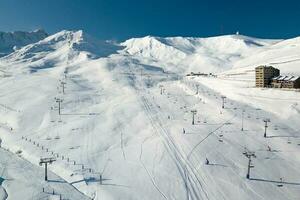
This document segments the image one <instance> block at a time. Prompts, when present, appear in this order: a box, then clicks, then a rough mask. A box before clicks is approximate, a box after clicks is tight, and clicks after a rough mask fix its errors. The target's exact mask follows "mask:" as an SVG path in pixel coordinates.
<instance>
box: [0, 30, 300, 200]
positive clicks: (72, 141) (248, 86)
mask: <svg viewBox="0 0 300 200" xmlns="http://www.w3.org/2000/svg"><path fill="white" fill-rule="evenodd" d="M298 48H299V46H298V38H295V39H290V40H262V39H256V38H251V37H247V36H240V35H229V36H219V37H212V38H182V37H175V38H159V37H152V36H147V37H144V38H134V39H130V40H127V41H125V42H123V43H121V44H112V43H110V42H107V41H98V40H96V39H94V38H92V37H90V36H88V35H86V34H85V33H83V32H82V31H75V32H73V31H62V32H59V33H57V34H54V35H52V36H49V37H47V38H45V39H44V40H41V41H39V42H37V43H33V44H30V45H28V46H25V47H23V48H21V49H19V50H17V51H15V52H13V53H12V54H10V55H8V56H5V57H3V58H0V69H1V72H2V73H3V75H2V76H1V78H0V91H1V94H0V113H1V115H0V137H1V140H2V146H3V147H4V148H9V150H10V151H11V152H19V153H18V154H19V156H20V157H22V159H25V160H27V161H29V162H30V163H32V164H29V163H27V164H26V165H27V166H29V165H30V167H29V168H30V170H31V171H32V173H33V174H35V176H34V177H35V178H33V179H32V181H34V180H38V181H39V182H41V183H42V184H47V183H45V182H43V181H42V178H43V177H42V172H43V168H41V167H39V166H38V162H39V159H40V158H41V157H55V158H56V159H57V161H55V162H54V163H53V164H52V165H51V166H50V170H51V172H52V173H54V174H53V176H56V175H57V176H59V177H60V178H61V179H60V180H63V182H64V183H63V184H64V185H65V187H60V188H59V189H60V192H61V193H62V194H67V195H73V196H74V197H72V198H71V199H83V198H86V199H89V198H90V199H106V200H110V199H145V200H146V199H170V200H171V199H178V200H179V199H180V200H181V199H189V200H199V199H203V200H206V199H210V200H220V199H226V200H227V199H236V200H240V199H245V200H247V199H249V200H253V199H274V200H282V199H289V200H296V199H297V198H298V197H299V195H300V190H299V187H300V182H299V179H300V172H299V170H298V168H299V166H300V159H299V157H297V154H298V153H299V150H300V149H299V148H300V139H299V135H298V134H299V129H300V125H299V119H300V106H299V105H300V93H299V92H298V91H292V90H290V91H282V90H278V89H258V88H254V87H253V86H254V82H253V79H254V72H253V70H254V67H255V66H256V65H257V64H270V63H279V62H280V64H274V66H275V67H280V69H281V70H282V71H284V72H287V73H299V67H296V65H294V64H295V63H297V62H298V61H297V60H296V59H297V58H296V57H297V52H299V51H298V50H300V49H298ZM275 51H276V52H277V54H276V56H273V55H274V52H275ZM257 55H261V57H260V56H257ZM272 56H273V57H272ZM292 57H293V58H292ZM263 58H266V59H265V60H264V59H263ZM292 59H294V60H295V61H293V62H285V61H287V60H292ZM191 71H194V72H205V73H210V72H212V73H217V74H218V78H212V77H186V76H185V74H187V73H190V72H191ZM62 82H63V83H65V84H64V85H65V88H64V90H63V88H62V84H61V83H62ZM197 87H198V92H197ZM224 95H225V96H226V97H227V98H226V103H225V106H224V108H222V96H224ZM56 99H61V100H62V102H61V111H60V112H61V113H60V114H59V107H58V106H59V105H58V103H57V102H56ZM192 110H197V114H196V116H195V124H194V125H192V113H191V111H192ZM265 118H268V119H270V121H271V122H270V123H269V124H268V129H267V137H266V138H265V137H263V134H264V122H263V120H264V119H265ZM242 128H243V131H242V130H241V129H242ZM183 130H184V131H183ZM245 152H254V153H255V155H256V157H255V158H252V165H253V166H254V167H253V168H251V173H250V179H247V178H246V173H247V165H248V158H247V157H246V156H245V155H244V154H243V153H245ZM4 155H5V156H9V155H11V154H10V153H5V152H4ZM11 156H12V155H11ZM22 159H21V160H20V159H19V158H18V159H16V160H17V161H16V163H17V164H19V165H22V164H21V163H23V161H24V160H22ZM206 159H208V160H209V164H206ZM1 161H2V160H1ZM24 162H25V161H24ZM11 168H13V166H12V167H10V165H8V167H7V169H6V170H11ZM18 169H19V168H17V170H16V171H18V172H19V173H20V177H19V179H20V180H22V181H24V182H25V183H26V184H27V185H31V187H30V190H28V192H29V193H30V194H33V193H34V194H40V195H45V194H43V193H40V192H41V188H40V185H39V186H36V185H35V184H36V181H34V182H35V183H32V182H31V181H28V180H27V178H26V176H25V175H24V173H23V172H22V171H21V170H18ZM35 172H36V173H35ZM55 174H56V175H55ZM4 183H8V181H4ZM50 184H54V183H50ZM16 187H21V186H18V185H13V184H12V185H9V184H6V185H3V188H4V189H5V191H6V193H7V195H8V199H9V198H10V195H12V193H14V192H13V191H15V190H16V189H15V188H16ZM53 187H54V186H53ZM71 190H72V192H71ZM0 191H1V189H0ZM73 191H77V192H73ZM78 191H80V192H78ZM23 193H24V192H22V191H20V192H18V193H16V195H23ZM0 194H1V195H2V194H4V192H0ZM82 195H84V196H82ZM2 196H3V195H2ZM45 198H46V197H45ZM28 199H30V198H28Z"/></svg>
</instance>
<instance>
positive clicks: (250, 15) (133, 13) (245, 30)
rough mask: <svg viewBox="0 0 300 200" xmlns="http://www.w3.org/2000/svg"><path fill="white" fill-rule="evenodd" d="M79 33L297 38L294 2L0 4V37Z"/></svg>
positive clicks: (299, 21)
mask: <svg viewBox="0 0 300 200" xmlns="http://www.w3.org/2000/svg"><path fill="white" fill-rule="evenodd" d="M37 28H43V29H45V30H46V31H47V32H49V33H55V32H58V31H60V30H62V29H71V30H76V29H82V30H84V31H85V32H87V33H89V34H91V35H93V36H95V37H98V38H101V39H115V40H124V39H127V38H131V37H141V36H145V35H155V36H195V37H206V36H215V35H220V34H232V33H235V32H236V31H239V32H240V33H241V34H243V35H249V36H255V37H261V38H290V37H296V36H300V1H299V0H0V31H14V30H27V31H28V30H34V29H37Z"/></svg>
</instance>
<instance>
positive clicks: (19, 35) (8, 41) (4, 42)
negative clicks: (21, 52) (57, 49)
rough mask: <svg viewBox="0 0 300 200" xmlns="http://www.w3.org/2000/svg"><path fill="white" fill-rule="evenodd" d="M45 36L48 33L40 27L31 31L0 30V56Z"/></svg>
mask: <svg viewBox="0 0 300 200" xmlns="http://www.w3.org/2000/svg"><path fill="white" fill-rule="evenodd" d="M47 36H48V34H47V33H46V32H45V31H44V30H42V29H38V30H36V31H32V32H25V31H15V32H0V57H1V56H4V55H7V54H9V53H11V52H13V51H14V50H16V49H19V48H20V47H23V46H25V45H28V44H31V43H35V42H38V41H40V40H42V39H44V38H45V37H47Z"/></svg>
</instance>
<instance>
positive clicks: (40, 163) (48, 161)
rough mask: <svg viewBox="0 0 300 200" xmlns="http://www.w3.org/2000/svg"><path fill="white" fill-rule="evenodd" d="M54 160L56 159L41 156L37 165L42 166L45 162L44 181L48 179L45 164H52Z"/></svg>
mask: <svg viewBox="0 0 300 200" xmlns="http://www.w3.org/2000/svg"><path fill="white" fill-rule="evenodd" d="M54 161H56V159H55V158H41V159H40V162H39V165H40V166H42V165H43V164H45V181H48V174H47V165H48V164H52V163H53V162H54Z"/></svg>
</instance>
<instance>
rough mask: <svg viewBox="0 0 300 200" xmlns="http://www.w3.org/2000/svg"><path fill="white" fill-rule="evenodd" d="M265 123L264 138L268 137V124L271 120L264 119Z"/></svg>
mask: <svg viewBox="0 0 300 200" xmlns="http://www.w3.org/2000/svg"><path fill="white" fill-rule="evenodd" d="M264 122H265V133H264V137H265V138H266V137H267V128H268V122H271V120H270V119H264Z"/></svg>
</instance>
